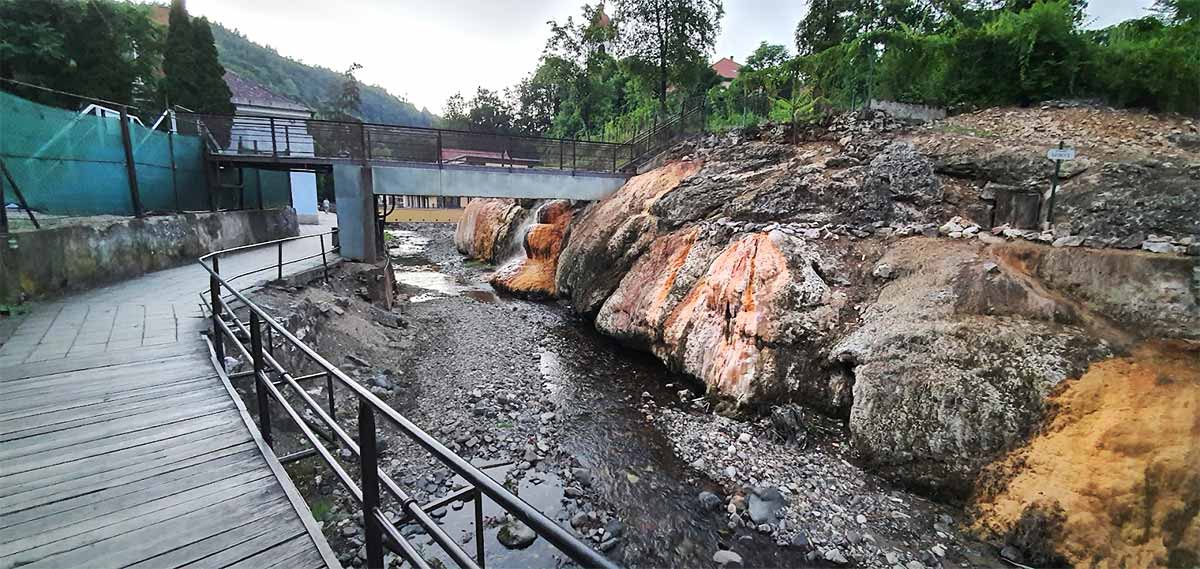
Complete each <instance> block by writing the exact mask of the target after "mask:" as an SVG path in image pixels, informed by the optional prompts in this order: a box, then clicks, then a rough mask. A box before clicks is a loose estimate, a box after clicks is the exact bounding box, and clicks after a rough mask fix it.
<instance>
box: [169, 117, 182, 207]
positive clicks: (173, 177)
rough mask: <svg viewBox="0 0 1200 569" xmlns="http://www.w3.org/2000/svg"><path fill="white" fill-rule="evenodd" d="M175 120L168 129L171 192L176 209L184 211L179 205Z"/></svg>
mask: <svg viewBox="0 0 1200 569" xmlns="http://www.w3.org/2000/svg"><path fill="white" fill-rule="evenodd" d="M171 112H173V111H171ZM174 124H175V121H174V120H172V121H171V125H172V126H171V129H170V130H168V131H167V153H168V154H169V155H170V157H171V194H172V195H174V196H175V211H177V212H179V211H183V209H182V208H180V207H179V179H178V175H177V174H176V172H175V127H174Z"/></svg>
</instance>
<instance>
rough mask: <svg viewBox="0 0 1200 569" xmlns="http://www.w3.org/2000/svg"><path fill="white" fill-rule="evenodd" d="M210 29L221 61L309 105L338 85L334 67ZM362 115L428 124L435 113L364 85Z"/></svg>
mask: <svg viewBox="0 0 1200 569" xmlns="http://www.w3.org/2000/svg"><path fill="white" fill-rule="evenodd" d="M212 30H213V38H214V39H215V40H216V43H217V53H218V55H219V57H220V59H221V65H224V66H225V68H226V69H228V70H230V71H233V72H234V73H237V74H238V75H241V76H242V77H247V78H250V79H253V80H255V81H258V82H259V83H262V84H263V85H265V86H266V87H267V88H268V89H270V90H271V91H274V92H275V93H277V94H279V95H283V96H285V97H287V98H289V99H293V100H295V101H297V102H299V103H303V104H304V105H306V106H308V107H309V108H313V109H317V108H320V107H321V106H322V104H323V103H324V102H325V101H326V100H328V98H329V96H330V93H332V92H334V90H335V89H337V88H338V87H339V86H340V85H341V81H342V74H341V73H339V72H337V71H333V70H330V69H326V68H324V67H316V66H312V65H305V64H303V63H300V62H299V61H296V60H294V59H291V58H289V57H287V56H284V55H280V54H279V53H278V52H276V51H275V50H274V49H271V48H269V47H263V46H261V45H258V44H256V43H254V42H252V41H250V40H249V39H247V38H246V37H245V36H243V35H241V34H240V33H238V32H236V31H232V30H229V29H226V28H225V27H223V26H221V25H220V24H217V23H215V22H213V24H212ZM362 119H363V120H364V121H367V122H377V123H387V124H400V125H406V126H429V125H431V124H433V120H434V115H433V114H432V113H430V112H429V111H427V110H418V109H417V108H416V107H415V106H413V104H412V103H409V102H408V101H404V100H402V99H400V98H399V97H396V96H395V95H392V94H391V93H388V92H387V91H385V90H384V89H383V88H382V87H378V86H374V85H369V86H368V85H363V89H362Z"/></svg>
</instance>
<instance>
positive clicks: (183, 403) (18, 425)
mask: <svg viewBox="0 0 1200 569" xmlns="http://www.w3.org/2000/svg"><path fill="white" fill-rule="evenodd" d="M214 401H223V402H228V401H229V396H228V395H226V394H225V392H224V391H221V390H211V389H210V390H205V391H198V392H191V393H180V394H176V395H174V396H170V397H162V398H159V399H151V400H149V401H140V402H138V403H132V404H130V403H126V404H121V403H117V404H113V405H109V406H105V407H102V408H100V409H98V410H97V411H96V412H95V413H87V412H86V411H85V412H80V411H78V410H76V411H74V412H72V413H70V414H66V415H65V416H55V414H54V413H46V414H43V415H38V416H36V417H27V418H25V419H20V420H18V421H14V422H12V424H8V425H0V442H6V441H16V440H20V439H26V438H29V437H40V436H51V435H54V436H57V435H55V433H58V432H60V431H66V430H69V429H74V428H77V427H82V426H92V427H101V426H103V425H105V424H109V423H113V422H115V421H131V420H133V419H135V418H136V417H140V416H143V415H149V414H154V415H161V414H162V413H163V410H164V409H192V408H200V407H202V406H204V405H208V404H210V403H212V402H214Z"/></svg>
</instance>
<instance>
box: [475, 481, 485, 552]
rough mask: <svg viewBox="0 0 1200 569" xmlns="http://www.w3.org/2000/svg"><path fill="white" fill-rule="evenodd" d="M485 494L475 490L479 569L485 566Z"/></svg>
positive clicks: (476, 541) (476, 540) (476, 549)
mask: <svg viewBox="0 0 1200 569" xmlns="http://www.w3.org/2000/svg"><path fill="white" fill-rule="evenodd" d="M483 558H484V551H483V492H482V491H481V490H480V489H479V488H476V489H475V563H476V564H477V565H479V569H484V566H483Z"/></svg>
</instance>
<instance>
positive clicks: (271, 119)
mask: <svg viewBox="0 0 1200 569" xmlns="http://www.w3.org/2000/svg"><path fill="white" fill-rule="evenodd" d="M267 121H269V124H270V126H271V156H272V157H275V156H279V148H278V145H276V143H275V117H269V118H268V119H267Z"/></svg>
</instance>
